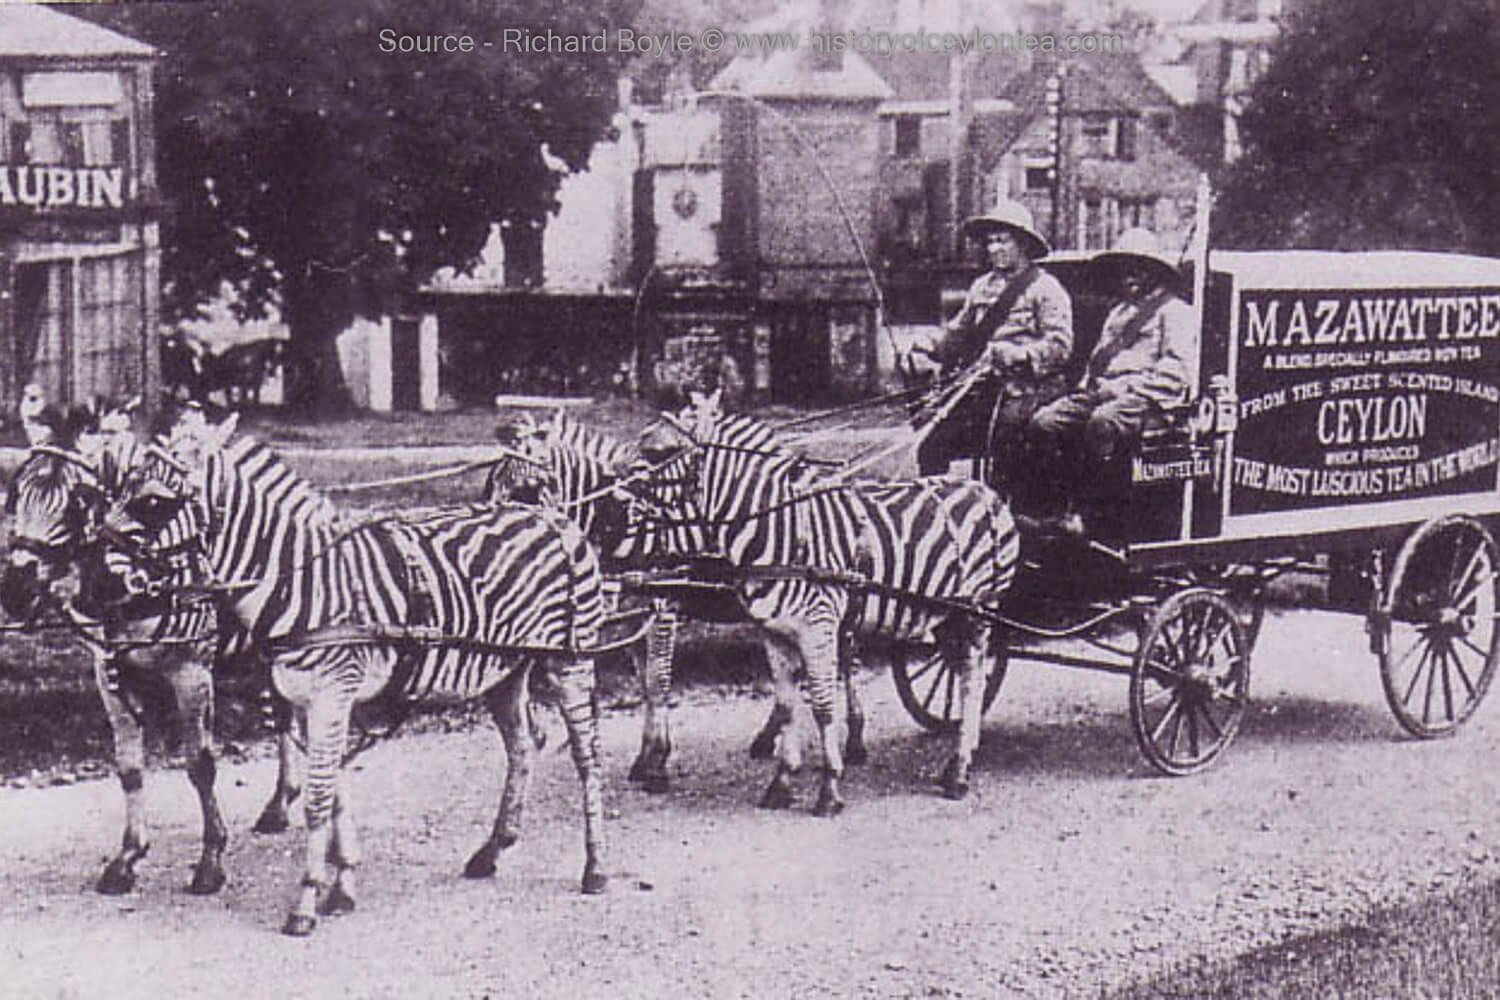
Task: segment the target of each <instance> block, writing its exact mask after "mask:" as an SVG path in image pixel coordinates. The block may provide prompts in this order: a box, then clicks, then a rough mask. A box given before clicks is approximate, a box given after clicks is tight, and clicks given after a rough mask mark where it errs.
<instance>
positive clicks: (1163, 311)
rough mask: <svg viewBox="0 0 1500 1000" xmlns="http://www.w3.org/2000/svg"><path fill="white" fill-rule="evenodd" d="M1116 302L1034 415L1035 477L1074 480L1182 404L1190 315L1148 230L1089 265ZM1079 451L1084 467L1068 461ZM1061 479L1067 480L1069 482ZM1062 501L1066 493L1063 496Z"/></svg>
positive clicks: (1191, 358) (1192, 351)
mask: <svg viewBox="0 0 1500 1000" xmlns="http://www.w3.org/2000/svg"><path fill="white" fill-rule="evenodd" d="M1090 264H1091V267H1092V268H1093V270H1094V272H1095V275H1096V277H1097V278H1098V280H1099V281H1100V282H1101V283H1102V284H1103V285H1104V286H1105V287H1108V288H1109V289H1111V291H1112V294H1116V295H1118V296H1119V299H1120V301H1119V302H1118V304H1116V305H1115V306H1114V308H1112V309H1111V310H1110V312H1109V315H1108V316H1107V317H1106V318H1105V320H1104V328H1103V330H1102V331H1101V332H1100V334H1099V343H1098V345H1096V346H1095V348H1094V350H1093V353H1092V354H1090V355H1089V360H1088V366H1087V367H1086V368H1085V370H1084V373H1083V377H1082V379H1080V380H1079V383H1078V385H1077V387H1076V388H1075V389H1074V390H1073V391H1072V392H1070V393H1068V394H1067V395H1066V396H1063V397H1062V398H1061V399H1058V400H1056V401H1055V402H1053V403H1050V404H1048V405H1047V406H1045V407H1043V408H1041V409H1040V410H1038V411H1037V412H1036V414H1035V416H1034V417H1032V421H1031V436H1032V439H1033V442H1034V444H1035V445H1036V446H1037V447H1038V448H1039V450H1040V453H1041V464H1042V465H1043V466H1044V467H1049V468H1044V469H1043V470H1042V471H1043V472H1051V473H1052V474H1054V476H1055V477H1057V478H1060V479H1062V480H1064V481H1065V480H1067V479H1069V478H1073V479H1077V478H1078V475H1077V474H1078V472H1079V471H1080V470H1081V469H1086V470H1087V471H1088V472H1089V473H1091V474H1092V475H1091V477H1090V478H1097V477H1098V474H1099V472H1100V471H1101V466H1103V465H1104V463H1107V462H1109V461H1110V460H1111V459H1113V458H1115V457H1117V456H1119V455H1121V454H1123V453H1124V450H1125V449H1126V448H1129V447H1130V446H1132V445H1133V444H1134V442H1135V441H1136V439H1137V438H1138V437H1140V434H1141V431H1142V430H1143V429H1144V428H1145V427H1146V426H1147V425H1148V424H1150V423H1152V422H1154V421H1157V422H1159V421H1161V420H1162V419H1163V407H1164V406H1168V405H1170V404H1174V403H1181V402H1184V401H1185V400H1186V398H1187V396H1188V393H1189V392H1190V391H1191V388H1192V384H1193V378H1194V375H1195V373H1196V372H1197V370H1198V337H1197V331H1196V330H1195V329H1194V324H1193V311H1192V309H1191V308H1190V307H1189V306H1188V304H1187V303H1186V302H1184V301H1183V299H1182V297H1181V296H1182V292H1183V284H1184V282H1183V279H1182V274H1181V272H1180V271H1179V270H1178V269H1177V266H1176V264H1175V263H1174V262H1173V260H1172V259H1171V258H1170V257H1167V256H1166V255H1164V254H1162V253H1161V252H1160V250H1159V249H1158V243H1157V239H1156V236H1155V235H1154V234H1153V233H1152V232H1151V231H1150V230H1148V229H1127V230H1126V231H1125V232H1123V233H1121V234H1120V237H1119V239H1118V240H1117V241H1116V243H1115V247H1114V249H1113V250H1110V251H1108V252H1107V253H1101V254H1098V255H1096V256H1095V257H1094V259H1093V260H1092V261H1091V262H1090ZM1079 444H1082V446H1083V449H1084V451H1085V452H1086V457H1087V459H1088V460H1089V464H1088V465H1081V464H1080V462H1079V461H1078V460H1079V458H1080V457H1084V456H1079V455H1077V454H1076V451H1077V446H1078V445H1079ZM1067 473H1072V475H1071V476H1069V475H1067ZM1069 492H1070V494H1071V493H1072V492H1073V491H1072V490H1070V491H1069Z"/></svg>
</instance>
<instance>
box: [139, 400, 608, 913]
mask: <svg viewBox="0 0 1500 1000" xmlns="http://www.w3.org/2000/svg"><path fill="white" fill-rule="evenodd" d="M233 432H234V418H232V417H231V418H230V419H228V420H226V421H224V422H223V423H221V424H218V425H214V424H212V423H209V422H208V421H206V420H205V419H204V418H203V417H202V415H201V413H200V412H198V411H194V410H188V411H185V412H184V414H183V415H182V416H181V417H180V418H179V419H178V421H177V424H176V426H175V427H174V428H173V430H172V433H171V435H170V437H169V440H168V451H169V453H170V454H171V456H172V457H173V459H174V460H175V461H176V462H178V463H179V464H180V466H181V468H182V470H183V475H184V476H185V478H186V481H187V487H186V489H185V490H183V491H180V492H174V491H173V490H171V489H164V488H163V487H162V485H161V484H160V483H156V484H151V485H150V486H149V487H145V486H143V487H142V489H141V490H139V491H138V492H137V494H136V495H135V496H133V497H131V498H129V499H128V501H127V502H126V503H125V504H123V506H124V507H125V508H126V509H135V510H139V509H140V508H139V500H140V499H141V498H143V497H145V496H148V495H149V496H155V497H157V498H159V499H162V500H166V501H172V500H176V501H178V502H187V503H191V504H195V505H197V506H198V507H199V508H200V510H201V511H202V512H203V514H204V516H205V519H206V523H207V526H208V530H207V532H206V536H207V538H206V540H207V546H208V572H209V576H210V578H211V579H212V580H213V581H214V582H215V583H217V584H218V585H221V586H228V587H232V588H234V590H235V596H234V597H233V598H232V599H231V600H230V602H229V604H230V608H231V611H232V613H233V614H234V615H235V617H236V618H237V619H238V621H239V623H240V625H241V627H242V628H243V629H244V630H245V631H246V632H247V633H248V634H249V635H250V637H251V641H252V642H253V643H254V644H255V645H256V646H257V647H258V648H259V649H260V650H261V651H262V652H264V653H265V654H266V655H267V657H268V658H269V660H270V663H271V676H272V681H273V683H274V685H275V687H276V689H277V691H278V692H279V693H280V694H281V695H282V696H283V697H285V698H286V699H287V700H288V701H289V702H290V703H291V704H292V705H294V706H295V708H296V711H297V713H298V715H299V716H301V717H302V719H303V720H304V721H305V726H306V731H307V753H306V757H307V776H306V790H305V797H306V804H305V809H306V820H307V830H308V839H307V864H306V871H305V874H304V876H303V879H302V882H301V885H300V888H299V891H298V893H297V895H296V898H295V900H294V902H293V905H292V908H291V910H290V912H289V914H288V916H287V920H286V923H285V926H284V928H283V930H284V931H285V932H286V933H288V934H293V935H304V934H307V933H310V932H311V931H312V929H313V927H314V926H315V924H316V919H317V917H316V915H317V914H318V913H323V914H330V913H340V912H345V911H347V910H349V909H352V908H353V906H354V867H355V865H357V863H358V862H359V849H358V845H357V843H356V840H355V831H354V828H353V824H352V822H351V820H350V817H349V815H348V808H347V803H346V800H345V798H344V797H343V796H342V795H341V794H340V791H339V786H340V772H341V767H342V761H343V755H344V752H345V748H346V746H347V744H348V736H349V729H350V714H351V712H352V710H353V707H354V705H355V704H356V703H362V702H368V701H370V700H372V699H375V698H377V697H382V696H384V697H387V698H395V699H396V700H398V701H408V700H414V699H423V698H433V699H443V700H459V699H471V698H483V699H484V700H485V703H486V705H487V707H488V708H489V710H490V713H491V715H492V716H493V717H494V719H495V722H496V724H497V726H498V727H499V729H500V733H501V737H502V739H503V741H504V745H505V750H506V754H507V757H508V760H509V768H508V771H507V774H506V780H505V788H504V791H503V793H502V795H501V800H500V805H499V811H498V815H497V817H496V820H495V823H494V827H493V830H492V832H491V834H490V837H489V838H488V839H487V840H486V841H485V843H484V844H483V845H481V846H480V848H479V849H478V850H477V851H475V853H474V854H473V855H472V856H471V857H470V858H469V861H468V864H467V866H466V867H465V870H464V873H465V874H466V875H468V876H470V877H476V878H477V877H485V876H489V875H492V874H493V873H494V871H495V861H496V858H497V856H498V854H499V852H500V851H501V850H502V849H504V848H506V847H509V846H510V845H512V844H514V843H515V841H516V839H517V837H518V835H519V832H520V827H521V820H522V816H523V813H524V809H525V800H526V792H527V788H528V786H529V783H530V777H531V770H532V755H533V753H534V751H535V746H534V744H533V742H532V739H531V735H530V733H529V732H528V728H529V727H528V725H527V696H528V695H527V691H528V682H527V678H528V674H529V673H530V672H531V670H532V669H533V668H534V667H535V666H537V665H540V667H541V668H542V669H545V670H546V671H547V674H548V677H549V679H550V681H551V682H552V686H553V688H554V689H555V690H556V691H557V692H558V693H559V700H560V707H561V709H562V715H563V720H564V723H565V725H566V727H567V731H568V737H569V741H570V744H571V748H572V756H573V762H574V765H575V768H576V770H577V772H578V775H579V781H580V784H581V785H582V788H583V807H584V808H583V812H584V846H585V855H586V859H585V865H584V872H583V890H584V892H586V893H598V892H602V891H604V888H605V885H606V882H607V878H606V875H605V873H604V870H603V851H604V834H603V822H602V821H603V800H602V788H601V781H600V774H599V767H598V763H597V757H598V749H597V717H596V711H595V707H594V701H593V697H594V664H593V660H592V658H591V656H590V655H589V653H588V651H589V650H590V649H592V648H593V647H594V646H595V645H596V644H597V637H598V631H599V626H600V619H601V617H602V614H603V607H602V603H601V600H602V599H601V589H602V578H601V576H600V573H599V566H598V560H597V557H596V556H595V554H594V552H593V550H592V548H591V547H590V546H589V545H588V543H587V542H586V540H585V539H584V538H583V536H582V533H581V532H580V531H578V529H577V528H576V527H575V526H574V525H572V523H571V522H568V521H567V520H566V519H564V518H562V517H561V516H559V515H555V514H549V513H546V512H539V511H537V510H534V509H529V508H522V507H515V506H511V507H504V508H489V507H483V506H473V507H464V508H454V509H445V510H437V511H429V512H424V513H421V514H412V515H406V516H392V517H388V518H384V519H381V520H378V521H373V522H366V523H364V524H357V525H352V526H351V525H349V524H347V523H346V522H345V520H344V519H343V518H341V517H340V516H339V514H338V513H337V511H336V510H335V509H334V507H333V505H332V504H331V503H330V502H329V501H328V499H327V498H326V497H325V496H322V495H320V494H319V493H317V492H316V491H314V490H313V489H312V488H311V487H310V486H309V485H308V484H307V483H306V482H304V481H302V480H301V479H299V478H298V477H297V476H296V475H295V474H294V473H292V471H291V470H290V469H289V468H288V467H287V466H286V465H285V463H284V462H282V460H281V459H280V458H279V457H277V456H276V455H275V454H273V453H272V452H271V451H270V450H269V449H267V448H266V447H265V446H264V445H262V444H260V443H258V442H256V441H254V440H252V439H250V438H248V437H235V436H234V434H233ZM147 528H149V525H148V524H142V525H139V526H137V530H144V529H147ZM330 867H331V868H332V876H331V877H330Z"/></svg>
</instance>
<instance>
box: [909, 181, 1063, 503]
mask: <svg viewBox="0 0 1500 1000" xmlns="http://www.w3.org/2000/svg"><path fill="white" fill-rule="evenodd" d="M963 231H964V233H965V235H967V236H968V237H969V238H970V239H972V240H974V241H975V242H976V243H979V244H981V245H982V246H983V247H984V249H985V254H986V257H987V259H988V262H989V265H990V269H989V270H988V271H986V272H985V273H984V274H982V275H980V276H979V277H978V278H977V279H975V281H974V283H973V284H972V285H970V286H969V291H968V294H967V296H966V297H965V299H964V304H963V308H962V309H960V310H959V311H958V313H957V314H956V315H955V316H954V317H953V319H952V320H950V321H949V322H948V324H947V327H946V330H945V336H944V337H943V340H942V342H941V343H939V344H938V346H937V348H936V349H935V350H934V351H933V352H932V354H933V357H934V358H936V359H937V360H938V361H939V362H940V363H941V364H942V366H943V370H944V373H945V374H946V373H951V372H956V371H961V370H967V369H969V367H970V366H972V365H976V364H979V365H983V366H984V367H985V369H986V374H985V377H984V378H982V379H981V380H980V381H979V382H976V383H975V384H974V386H973V387H972V388H971V389H970V390H969V392H968V394H967V395H966V396H965V397H964V398H963V399H962V400H961V401H960V402H959V403H958V404H957V406H955V407H954V409H953V410H952V411H951V412H950V413H949V415H948V417H947V418H946V419H945V420H943V421H942V422H941V423H939V424H938V425H937V426H936V427H933V428H932V429H931V431H930V433H929V434H928V435H927V437H926V439H925V440H923V442H922V443H921V445H920V446H919V447H918V449H917V465H918V467H919V468H920V470H921V472H922V474H923V475H933V474H940V473H944V472H946V471H947V470H948V463H949V461H950V460H952V459H954V458H965V457H969V456H972V455H975V454H981V455H982V454H985V453H988V454H989V455H991V456H992V457H993V459H994V463H995V478H996V480H997V481H998V485H999V486H1000V487H1001V488H1002V489H1004V488H1008V486H1009V485H1010V483H1011V482H1013V480H1014V475H1015V470H1016V468H1017V466H1018V464H1019V461H1020V458H1021V451H1022V449H1023V447H1024V445H1025V433H1026V427H1027V422H1028V421H1029V420H1030V419H1031V416H1032V414H1033V413H1034V412H1035V411H1036V408H1037V407H1038V406H1040V405H1042V404H1044V403H1046V402H1048V401H1050V400H1052V399H1055V398H1056V397H1058V396H1059V395H1061V394H1062V393H1063V392H1065V391H1066V389H1067V386H1066V384H1065V383H1064V381H1063V376H1062V370H1063V366H1064V365H1065V364H1066V363H1067V361H1068V356H1069V355H1070V354H1071V353H1072V351H1073V301H1072V299H1070V298H1069V297H1068V293H1067V290H1066V289H1064V288H1063V286H1062V283H1061V282H1059V281H1058V280H1057V279H1056V278H1054V277H1053V276H1052V275H1050V274H1048V273H1047V272H1045V271H1043V270H1042V269H1041V268H1040V267H1038V266H1037V263H1036V262H1037V261H1038V260H1040V259H1041V258H1043V257H1045V256H1046V255H1047V254H1048V252H1049V251H1050V249H1051V248H1050V247H1048V245H1047V241H1046V240H1045V239H1044V238H1043V237H1042V235H1041V234H1040V233H1038V232H1037V231H1036V227H1035V225H1033V223H1032V220H1031V211H1030V210H1029V209H1028V208H1027V207H1026V206H1025V205H1022V204H1020V203H1019V202H1015V201H1008V200H1002V201H1000V202H999V203H997V204H996V205H995V207H994V208H993V209H991V210H990V211H989V212H986V213H985V214H984V215H978V216H975V217H973V218H971V219H968V220H967V221H965V222H964V225H963Z"/></svg>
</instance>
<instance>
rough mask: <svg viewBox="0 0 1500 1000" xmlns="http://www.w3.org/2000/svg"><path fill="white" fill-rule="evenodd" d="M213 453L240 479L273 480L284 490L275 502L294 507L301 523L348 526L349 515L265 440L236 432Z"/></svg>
mask: <svg viewBox="0 0 1500 1000" xmlns="http://www.w3.org/2000/svg"><path fill="white" fill-rule="evenodd" d="M213 454H215V453H210V455H213ZM216 454H217V455H218V458H219V460H220V461H221V462H222V468H223V469H224V470H225V471H232V473H233V475H235V476H236V477H238V478H240V479H242V480H248V479H250V478H251V477H254V478H257V479H262V480H264V481H267V482H271V481H274V482H275V484H276V488H277V489H279V490H281V491H283V492H282V495H281V499H280V500H279V501H278V503H279V504H281V505H283V506H284V509H287V510H293V509H295V510H296V511H297V521H298V522H299V524H300V525H301V526H305V527H319V528H332V529H337V530H342V529H344V528H347V527H348V526H349V525H350V523H351V518H350V517H349V516H348V515H347V514H345V513H344V512H342V511H340V510H339V508H338V507H337V506H335V504H334V502H333V501H332V500H331V499H329V497H328V495H327V494H325V493H323V492H322V491H321V490H319V489H317V488H316V487H314V486H313V485H312V484H311V483H309V482H308V481H307V480H305V479H303V478H302V476H301V475H299V474H298V473H297V472H295V471H293V469H292V467H291V466H289V465H287V464H286V460H285V459H283V458H282V457H281V456H280V455H279V454H277V453H276V452H275V451H273V450H272V449H271V448H270V446H269V445H267V444H265V443H264V442H262V441H258V440H256V439H255V438H253V437H249V436H246V435H239V436H237V437H235V438H234V439H233V440H231V441H229V442H228V443H227V444H226V445H224V447H223V448H221V449H220V450H219V451H218V452H217V453H216Z"/></svg>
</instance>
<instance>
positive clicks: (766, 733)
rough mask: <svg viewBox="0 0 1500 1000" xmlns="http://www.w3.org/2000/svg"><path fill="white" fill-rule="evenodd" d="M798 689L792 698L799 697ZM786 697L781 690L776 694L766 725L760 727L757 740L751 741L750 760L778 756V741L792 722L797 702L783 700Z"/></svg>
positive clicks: (794, 689) (794, 690) (793, 692)
mask: <svg viewBox="0 0 1500 1000" xmlns="http://www.w3.org/2000/svg"><path fill="white" fill-rule="evenodd" d="M797 696H798V695H797V691H796V688H795V687H793V689H792V695H791V697H792V698H793V699H795V698H796V697H797ZM783 698H784V695H783V693H782V692H781V691H780V689H778V690H777V692H776V700H775V703H774V704H773V705H772V706H771V714H770V715H768V716H766V722H765V725H763V726H761V727H760V732H758V733H756V734H755V739H753V740H751V741H750V758H751V759H752V760H770V759H771V758H773V757H775V756H776V739H777V737H779V736H780V735H781V731H782V730H783V729H785V728H786V727H787V724H788V723H790V722H791V721H792V714H793V712H794V711H795V708H794V707H793V706H794V705H795V704H796V702H795V701H792V702H787V701H784V700H783Z"/></svg>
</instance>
